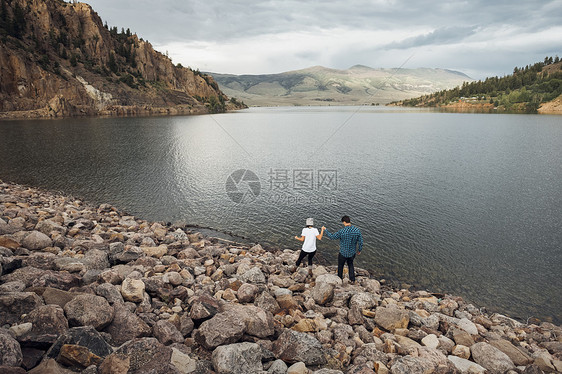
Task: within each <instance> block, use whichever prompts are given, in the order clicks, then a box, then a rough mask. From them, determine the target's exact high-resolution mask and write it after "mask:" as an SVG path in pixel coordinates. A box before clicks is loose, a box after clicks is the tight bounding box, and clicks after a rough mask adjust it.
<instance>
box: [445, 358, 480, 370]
mask: <svg viewBox="0 0 562 374" xmlns="http://www.w3.org/2000/svg"><path fill="white" fill-rule="evenodd" d="M447 358H448V360H449V361H451V362H452V363H453V365H455V367H456V368H457V370H459V371H460V372H461V373H462V374H465V373H466V374H484V373H485V372H486V369H485V368H483V367H482V366H480V365H478V364H477V363H476V362H472V361H470V360H467V359H466V358H462V357H457V356H448V357H447Z"/></svg>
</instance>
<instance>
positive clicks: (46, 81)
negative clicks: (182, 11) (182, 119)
mask: <svg viewBox="0 0 562 374" xmlns="http://www.w3.org/2000/svg"><path fill="white" fill-rule="evenodd" d="M2 4H3V8H2V11H5V13H6V14H4V15H3V19H6V18H7V19H8V20H9V21H10V22H9V23H5V22H1V23H0V28H1V29H2V30H1V31H2V35H6V37H3V38H2V40H1V41H0V65H1V66H2V67H3V69H2V74H1V75H0V87H2V90H0V113H1V114H2V115H1V117H28V118H31V117H68V116H84V115H96V114H102V115H138V114H151V113H152V114H179V113H182V114H189V113H206V112H209V111H211V112H216V111H224V109H225V106H224V104H223V103H224V100H226V99H227V98H226V96H225V95H224V94H223V93H222V92H221V91H220V90H219V88H218V85H217V83H216V82H215V81H214V80H213V78H212V77H210V76H208V75H205V74H201V73H199V72H198V71H197V72H196V71H193V70H191V69H189V68H183V67H181V65H174V64H173V63H172V61H171V60H170V59H169V58H168V57H167V56H164V55H163V54H161V53H159V52H156V51H155V50H154V49H153V48H152V45H151V44H150V43H148V42H147V41H144V40H143V39H142V38H139V37H138V36H137V35H136V34H132V33H131V32H130V31H129V30H127V32H121V33H119V32H118V31H117V27H115V28H113V29H108V28H106V27H104V26H103V22H102V20H101V19H100V18H99V16H98V15H97V13H96V12H95V11H94V10H93V9H92V8H91V7H90V6H89V5H87V4H85V3H67V2H62V1H46V0H34V1H31V2H25V3H22V4H23V5H22V4H20V2H3V3H2ZM15 18H17V23H16V26H14V27H8V26H6V25H12V22H11V20H12V19H15ZM39 50H41V51H42V52H36V53H28V52H26V51H39ZM205 104H207V105H205ZM229 107H230V108H234V107H240V104H239V103H237V102H234V103H229ZM2 112H3V113H2ZM42 231H44V230H42Z"/></svg>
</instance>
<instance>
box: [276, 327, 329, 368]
mask: <svg viewBox="0 0 562 374" xmlns="http://www.w3.org/2000/svg"><path fill="white" fill-rule="evenodd" d="M272 352H273V354H274V355H275V357H276V358H279V359H281V360H283V361H285V362H288V363H291V364H294V363H296V362H299V361H302V362H304V363H305V364H306V365H307V366H319V365H324V364H326V362H327V360H326V354H325V352H324V349H323V347H322V344H320V342H319V341H318V340H317V339H316V338H314V337H312V336H310V335H308V334H306V333H303V332H297V331H293V330H289V329H285V330H284V331H283V333H282V334H281V335H280V336H279V338H278V339H277V340H276V341H275V343H273V349H272Z"/></svg>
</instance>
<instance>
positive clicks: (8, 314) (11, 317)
mask: <svg viewBox="0 0 562 374" xmlns="http://www.w3.org/2000/svg"><path fill="white" fill-rule="evenodd" d="M41 305H43V299H42V298H41V297H39V296H37V294H36V293H34V292H10V293H6V294H3V295H0V326H2V325H4V324H14V323H16V322H18V321H19V320H20V317H21V315H22V314H27V313H30V312H31V311H33V310H34V309H36V308H38V307H39V306H41Z"/></svg>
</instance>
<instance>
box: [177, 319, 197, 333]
mask: <svg viewBox="0 0 562 374" xmlns="http://www.w3.org/2000/svg"><path fill="white" fill-rule="evenodd" d="M194 326H195V324H194V323H193V320H192V319H191V318H189V315H187V314H182V315H181V316H180V332H181V334H182V335H183V336H185V337H186V336H188V335H189V334H191V332H192V331H193V327H194Z"/></svg>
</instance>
